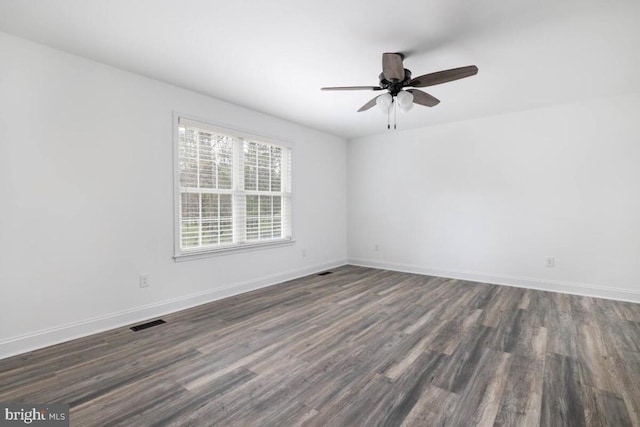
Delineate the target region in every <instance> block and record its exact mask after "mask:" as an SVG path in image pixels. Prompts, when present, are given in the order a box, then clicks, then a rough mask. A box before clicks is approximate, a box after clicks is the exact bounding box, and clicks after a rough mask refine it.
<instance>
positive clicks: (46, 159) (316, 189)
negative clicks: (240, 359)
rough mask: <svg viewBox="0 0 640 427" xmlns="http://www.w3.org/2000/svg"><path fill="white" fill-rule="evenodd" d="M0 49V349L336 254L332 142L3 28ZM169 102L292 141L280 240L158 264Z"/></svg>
mask: <svg viewBox="0 0 640 427" xmlns="http://www.w3.org/2000/svg"><path fill="white" fill-rule="evenodd" d="M0 58H2V60H1V62H0V204H1V206H0V293H1V300H0V304H1V309H0V358H1V357H2V356H6V355H9V354H14V353H18V352H22V351H25V350H28V349H31V348H34V347H39V346H43V345H46V344H49V343H52V342H57V341H61V340H65V339H68V338H70V337H73V336H78V335H83V334H88V333H91V332H95V331H97V330H100V329H107V328H110V327H113V326H117V325H120V324H126V323H128V322H132V321H137V320H142V319H145V318H148V317H150V316H154V315H156V314H158V313H162V312H167V311H171V310H177V309H179V308H182V307H185V306H188V305H193V304H197V303H201V302H203V301H207V300H211V299H215V298H220V297H223V296H226V295H230V294H232V293H236V292H240V291H243V290H247V289H251V288H254V287H257V286H263V285H266V284H272V283H277V282H279V281H281V280H284V279H288V278H292V277H296V276H300V275H304V274H307V273H311V272H315V271H318V270H322V269H324V268H327V267H328V266H334V265H339V264H343V263H345V262H346V257H347V255H346V185H345V182H346V141H345V140H343V139H340V138H337V137H334V136H331V135H328V134H324V133H321V132H319V131H315V130H311V129H307V128H304V127H301V126H298V125H295V124H292V123H289V122H285V121H283V120H279V119H276V118H273V117H270V116H268V115H265V114H261V113H257V112H254V111H250V110H247V109H245V108H241V107H238V106H235V105H231V104H228V103H225V102H222V101H219V100H216V99H212V98H210V97H206V96H203V95H199V94H196V93H194V92H190V91H187V90H183V89H179V88H176V87H174V86H170V85H167V84H164V83H161V82H158V81H154V80H151V79H147V78H144V77H141V76H138V75H135V74H131V73H127V72H123V71H120V70H117V69H115V68H111V67H107V66H105V65H101V64H98V63H95V62H91V61H88V60H85V59H82V58H79V57H76V56H72V55H68V54H66V53H63V52H60V51H56V50H53V49H50V48H46V47H44V46H41V45H37V44H34V43H30V42H27V41H24V40H22V39H19V38H15V37H12V36H9V35H6V34H3V33H0ZM220 84H224V82H220ZM173 110H177V111H180V112H184V113H189V114H192V115H194V116H196V117H203V118H208V119H210V120H212V121H215V122H218V123H222V124H227V125H229V126H232V127H236V128H239V129H243V130H249V131H253V132H255V133H259V134H263V135H267V136H272V137H276V138H281V139H283V140H286V141H289V142H291V143H292V144H293V146H294V159H293V160H294V166H293V167H294V169H293V179H294V206H293V209H294V211H293V212H294V227H295V228H294V231H295V237H296V240H297V242H296V243H295V244H294V245H292V246H287V247H281V248H274V249H268V250H261V251H254V252H247V253H241V254H233V255H225V256H218V257H214V258H208V259H205V260H195V261H189V262H181V263H175V262H174V261H173V260H172V255H173V212H174V211H173V163H172V161H173V160H172V153H173V146H172V144H173V140H172V111H173ZM302 249H305V250H306V257H302ZM140 273H147V274H149V275H150V279H151V286H150V287H149V288H147V289H140V288H139V286H138V275H139V274H140Z"/></svg>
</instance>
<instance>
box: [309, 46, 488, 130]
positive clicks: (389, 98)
mask: <svg viewBox="0 0 640 427" xmlns="http://www.w3.org/2000/svg"><path fill="white" fill-rule="evenodd" d="M403 60H404V55H403V54H402V53H383V54H382V73H380V76H379V79H380V84H379V85H378V86H341V87H323V88H321V90H373V91H377V90H386V91H387V92H386V93H384V94H382V95H378V96H376V97H375V98H373V99H372V100H370V101H369V102H367V103H366V104H364V105H363V106H362V107H360V109H359V110H358V112H361V111H367V110H368V109H370V108H372V107H373V106H374V105H378V106H379V107H380V108H381V109H382V110H383V111H386V112H387V113H388V114H389V113H390V111H391V107H392V106H393V107H394V112H395V107H396V105H397V106H398V107H400V109H402V110H405V111H408V110H410V109H411V107H413V104H418V105H424V106H426V107H434V106H436V105H438V104H439V103H440V100H439V99H437V98H435V97H433V96H431V95H429V94H428V93H426V92H423V91H421V90H418V89H413V88H416V87H427V86H434V85H439V84H442V83H447V82H450V81H453V80H458V79H463V78H465V77H470V76H473V75H476V74H478V67H476V66H475V65H469V66H467V67H460V68H452V69H450V70H444V71H438V72H435V73H429V74H423V75H422V76H419V77H415V78H411V71H409V70H407V69H406V68H404V65H403V63H402V61H403ZM405 88H411V89H405ZM387 128H390V125H389V124H388V123H387ZM394 128H395V124H394Z"/></svg>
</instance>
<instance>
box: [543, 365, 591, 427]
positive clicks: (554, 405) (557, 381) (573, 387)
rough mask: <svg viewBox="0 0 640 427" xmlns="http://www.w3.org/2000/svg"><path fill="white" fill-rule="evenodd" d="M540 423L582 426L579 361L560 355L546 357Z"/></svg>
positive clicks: (582, 409)
mask: <svg viewBox="0 0 640 427" xmlns="http://www.w3.org/2000/svg"><path fill="white" fill-rule="evenodd" d="M540 425H541V426H557V425H562V426H572V427H573V426H585V425H586V414H585V410H584V404H583V402H582V393H581V389H580V373H579V369H578V363H577V362H576V361H575V360H574V359H572V358H570V357H568V356H564V355H562V354H557V353H549V354H548V355H547V358H546V360H545V367H544V385H543V391H542V410H541V419H540Z"/></svg>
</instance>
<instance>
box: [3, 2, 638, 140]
mask: <svg viewBox="0 0 640 427" xmlns="http://www.w3.org/2000/svg"><path fill="white" fill-rule="evenodd" d="M0 30H1V31H4V32H7V33H11V34H15V35H17V36H20V37H24V38H26V39H29V40H33V41H36V42H39V43H43V44H46V45H49V46H53V47H55V48H58V49H61V50H64V51H67V52H71V53H74V54H77V55H81V56H84V57H87V58H91V59H94V60H96V61H100V62H103V63H106V64H109V65H113V66H115V67H119V68H122V69H124V70H129V71H133V72H136V73H139V74H142V75H145V76H149V77H152V78H155V79H158V80H162V81H165V82H169V83H172V84H175V85H178V86H181V87H185V88H188V89H192V90H195V91H197V92H201V93H204V94H208V95H211V96H214V97H216V98H220V99H223V100H226V101H230V102H233V103H235V104H239V105H242V106H245V107H249V108H251V109H254V110H258V111H263V112H266V113H268V114H271V115H274V116H278V117H282V118H284V119H288V120H290V121H293V122H297V123H300V124H304V125H307V126H310V127H313V128H316V129H321V130H323V131H326V132H330V133H333V134H336V135H340V136H344V137H347V138H352V137H357V136H362V135H368V134H373V133H380V132H386V117H385V116H384V115H383V114H381V113H379V112H378V111H377V110H375V109H373V110H370V111H368V112H364V113H356V110H357V109H358V108H359V107H360V106H361V105H363V104H364V103H365V102H367V101H368V100H369V99H371V98H372V97H373V96H374V95H376V94H377V93H373V92H365V91H363V92H321V91H320V90H319V88H320V87H322V86H341V85H375V84H377V82H378V80H377V78H378V74H379V73H380V71H381V54H382V53H383V52H403V53H406V54H407V58H406V59H405V61H404V64H405V67H406V68H409V69H410V70H411V71H412V72H413V75H414V76H417V75H420V74H424V73H429V72H433V71H439V70H441V69H445V68H453V67H459V66H464V65H470V64H475V65H477V66H478V67H479V69H480V71H479V73H478V75H477V76H475V77H471V78H468V79H464V80H459V81H455V82H450V83H447V84H445V85H440V86H434V87H431V88H426V90H427V91H428V92H429V93H431V94H432V95H434V96H436V97H437V98H439V99H441V100H442V102H441V104H440V105H438V106H436V107H434V108H426V107H420V106H416V107H415V108H414V109H413V110H411V111H410V112H408V113H402V114H401V113H398V114H399V115H398V127H399V128H400V129H407V128H415V127H422V126H427V125H431V124H437V123H443V122H450V121H456V120H464V119H468V118H473V117H480V116H486V115H492V114H499V113H503V112H508V111H514V110H523V109H527V108H533V107H537V106H544V105H552V104H558V103H564V102H572V101H578V100H581V99H587V98H592V97H597V96H606V95H613V94H619V93H623V92H629V91H638V90H640V83H639V79H637V78H636V72H637V70H638V69H640V58H639V56H640V55H639V53H640V2H638V1H637V0H615V1H608V2H605V1H603V0H518V1H509V0H483V1H468V0H430V1H426V0H399V1H396V2H390V1H382V0H366V1H365V0H340V1H339V0H323V1H301V0H277V1H271V2H269V1H258V0H254V1H250V0H235V1H219V0H214V1H212V0H181V1H178V0H109V1H87V0H40V1H24V0H0Z"/></svg>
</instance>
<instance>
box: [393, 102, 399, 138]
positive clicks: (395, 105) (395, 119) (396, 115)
mask: <svg viewBox="0 0 640 427" xmlns="http://www.w3.org/2000/svg"><path fill="white" fill-rule="evenodd" d="M397 104H398V103H397V102H396V100H395V98H394V99H393V130H396V123H397V121H398V105H397Z"/></svg>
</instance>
